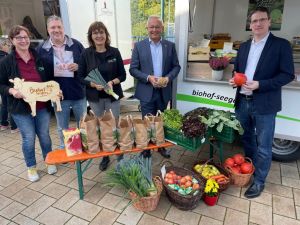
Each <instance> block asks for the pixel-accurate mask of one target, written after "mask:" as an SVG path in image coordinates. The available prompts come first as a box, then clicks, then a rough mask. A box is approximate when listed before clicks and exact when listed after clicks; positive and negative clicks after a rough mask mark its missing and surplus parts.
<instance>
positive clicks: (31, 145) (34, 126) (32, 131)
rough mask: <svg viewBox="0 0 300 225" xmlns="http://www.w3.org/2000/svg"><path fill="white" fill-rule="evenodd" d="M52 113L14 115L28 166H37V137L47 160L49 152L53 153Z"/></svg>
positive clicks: (42, 111) (45, 110)
mask: <svg viewBox="0 0 300 225" xmlns="http://www.w3.org/2000/svg"><path fill="white" fill-rule="evenodd" d="M50 116H51V114H50V112H48V111H47V109H41V110H39V111H37V113H36V116H35V117H33V116H31V115H30V114H26V115H23V114H12V117H13V118H14V120H15V122H16V124H17V126H18V127H19V129H20V133H21V136H22V151H23V155H24V158H25V162H26V166H27V167H31V166H35V165H36V160H35V136H36V135H37V136H38V138H39V141H40V146H41V149H42V153H43V157H44V159H45V158H46V156H47V154H48V152H51V151H52V145H51V139H50V135H49V123H50Z"/></svg>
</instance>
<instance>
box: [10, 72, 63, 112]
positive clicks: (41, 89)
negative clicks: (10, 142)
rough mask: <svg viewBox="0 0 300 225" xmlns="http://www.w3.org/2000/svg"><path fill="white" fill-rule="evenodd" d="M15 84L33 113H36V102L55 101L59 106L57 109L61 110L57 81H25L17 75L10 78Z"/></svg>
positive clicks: (15, 87)
mask: <svg viewBox="0 0 300 225" xmlns="http://www.w3.org/2000/svg"><path fill="white" fill-rule="evenodd" d="M9 81H10V82H11V83H13V84H14V89H16V90H18V91H19V92H20V93H22V95H24V96H25V97H24V99H23V100H24V101H25V102H28V104H29V105H30V108H31V115H32V116H35V115H36V102H37V101H39V102H47V101H49V100H51V102H55V103H56V106H57V111H61V105H60V97H59V95H60V87H59V84H58V83H57V82H55V81H48V82H29V81H24V79H20V78H18V77H16V78H15V79H13V80H12V79H10V80H9Z"/></svg>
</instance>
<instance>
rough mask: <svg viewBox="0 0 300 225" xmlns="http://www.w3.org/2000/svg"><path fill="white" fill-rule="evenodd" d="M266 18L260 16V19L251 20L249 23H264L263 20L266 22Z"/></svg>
mask: <svg viewBox="0 0 300 225" xmlns="http://www.w3.org/2000/svg"><path fill="white" fill-rule="evenodd" d="M267 20H269V18H261V19H257V20H252V21H251V22H250V23H251V24H257V23H258V22H259V23H264V22H266V21H267Z"/></svg>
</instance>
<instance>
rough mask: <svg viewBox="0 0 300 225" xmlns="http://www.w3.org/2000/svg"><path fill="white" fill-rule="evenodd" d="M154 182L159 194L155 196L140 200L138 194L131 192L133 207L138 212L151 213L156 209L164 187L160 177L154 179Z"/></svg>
mask: <svg viewBox="0 0 300 225" xmlns="http://www.w3.org/2000/svg"><path fill="white" fill-rule="evenodd" d="M153 182H154V184H155V186H156V188H157V194H156V195H154V196H149V197H142V198H140V197H139V196H138V195H137V194H136V193H134V192H129V195H130V197H131V200H132V205H133V206H134V208H136V209H137V210H139V211H143V212H150V211H153V210H155V209H156V207H157V205H158V202H159V199H160V194H161V192H162V189H163V187H162V181H161V178H160V177H158V176H156V177H154V178H153Z"/></svg>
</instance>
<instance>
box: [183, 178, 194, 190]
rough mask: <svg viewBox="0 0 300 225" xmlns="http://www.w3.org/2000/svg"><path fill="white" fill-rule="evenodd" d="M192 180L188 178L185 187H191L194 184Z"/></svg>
mask: <svg viewBox="0 0 300 225" xmlns="http://www.w3.org/2000/svg"><path fill="white" fill-rule="evenodd" d="M192 184H193V183H192V181H190V180H188V181H187V182H186V183H185V185H184V186H185V188H188V187H191V186H192Z"/></svg>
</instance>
